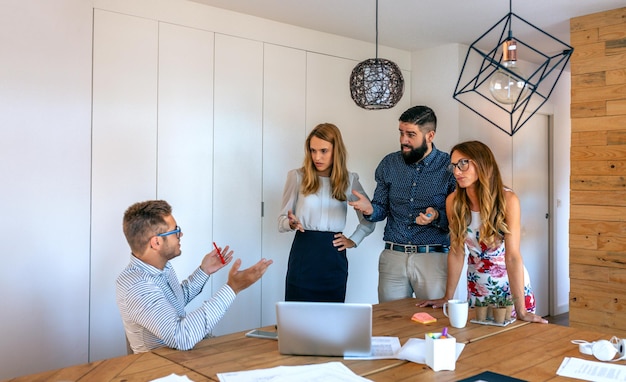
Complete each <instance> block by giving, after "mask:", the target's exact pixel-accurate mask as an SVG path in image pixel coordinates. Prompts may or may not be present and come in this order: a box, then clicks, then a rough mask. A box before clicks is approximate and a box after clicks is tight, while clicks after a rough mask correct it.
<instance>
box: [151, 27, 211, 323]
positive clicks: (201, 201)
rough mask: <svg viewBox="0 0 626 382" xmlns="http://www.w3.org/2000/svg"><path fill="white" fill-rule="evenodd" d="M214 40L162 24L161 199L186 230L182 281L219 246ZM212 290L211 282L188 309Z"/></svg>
mask: <svg viewBox="0 0 626 382" xmlns="http://www.w3.org/2000/svg"><path fill="white" fill-rule="evenodd" d="M213 39H214V34H213V33H211V32H206V31H202V30H198V29H193V28H187V27H183V26H179V25H172V24H167V23H159V99H158V117H159V119H158V150H157V162H158V166H157V167H158V177H157V197H158V198H159V199H165V200H167V201H168V202H169V203H170V204H171V205H172V209H173V214H174V217H175V218H176V221H177V223H178V225H179V226H180V227H182V230H183V237H182V240H181V245H182V251H183V252H182V255H181V256H179V257H177V258H175V259H174V260H172V264H173V266H174V268H175V269H176V274H177V275H178V277H179V278H180V279H181V281H182V279H184V278H187V276H188V275H190V274H191V273H192V272H193V271H194V270H195V269H196V268H197V267H198V266H199V265H200V262H201V261H202V258H203V257H204V255H205V254H206V253H208V252H210V251H211V250H212V249H213V248H212V244H211V231H212V229H213V218H212V214H213V206H212V201H213V188H212V182H213V164H212V161H213ZM211 292H212V291H211V288H210V287H209V285H207V286H206V287H205V288H204V290H203V291H202V293H201V294H200V295H199V296H198V297H196V299H195V300H194V301H193V302H192V303H190V304H189V305H188V306H187V311H189V310H190V309H194V308H196V307H198V306H199V305H200V304H201V303H202V300H203V299H208V298H210V296H211Z"/></svg>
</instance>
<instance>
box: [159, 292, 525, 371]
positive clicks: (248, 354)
mask: <svg viewBox="0 0 626 382" xmlns="http://www.w3.org/2000/svg"><path fill="white" fill-rule="evenodd" d="M415 301H416V300H415V299H405V300H399V301H392V302H386V303H382V304H376V305H374V306H373V310H372V316H373V321H372V322H373V325H372V334H373V335H374V336H391V337H398V338H399V339H400V343H401V344H404V343H405V342H406V341H407V340H408V339H409V338H424V335H425V334H426V333H429V332H441V330H442V329H443V328H444V327H448V331H449V333H450V334H451V335H452V336H454V337H456V338H457V341H458V342H463V343H469V342H472V341H478V340H480V339H482V338H486V337H489V336H493V335H495V334H498V333H502V332H506V331H509V330H512V329H514V328H518V327H520V326H524V325H527V323H526V322H521V321H516V322H514V323H512V324H509V325H507V326H506V327H501V326H490V325H478V324H472V323H469V322H468V324H467V326H466V327H465V328H462V329H456V328H452V327H450V326H449V325H450V322H449V320H448V318H447V317H445V316H444V315H443V311H442V310H441V309H432V308H418V307H416V306H415ZM418 311H427V312H428V313H430V314H431V315H432V316H433V317H435V318H437V322H434V323H431V324H420V323H417V322H414V321H411V316H413V314H414V313H415V312H418ZM471 318H473V311H472V312H470V319H471ZM263 329H264V330H273V329H274V328H273V327H267V328H263ZM244 333H245V332H240V333H233V334H229V335H225V336H220V337H215V338H209V339H205V340H203V341H201V342H200V343H199V344H198V345H196V347H195V348H193V349H192V350H189V351H186V352H181V351H177V350H174V349H168V348H161V349H156V350H154V353H155V354H158V355H160V356H162V357H164V358H167V359H168V360H170V361H172V362H175V363H177V364H180V365H183V366H185V367H186V368H188V369H190V370H194V371H196V372H199V373H201V374H202V375H204V376H207V377H210V378H212V379H214V380H216V381H217V380H218V378H217V374H218V373H224V372H230V371H243V370H253V369H263V368H270V367H275V366H280V365H284V366H293V365H305V364H316V363H324V362H332V361H337V360H341V361H342V362H343V363H344V364H345V365H346V366H348V367H349V368H350V369H351V370H352V371H354V372H355V373H356V374H359V375H361V376H364V377H368V376H369V375H372V374H376V373H379V372H381V371H385V370H388V369H393V368H395V367H397V366H400V365H403V364H405V363H407V361H403V360H398V359H384V360H344V359H342V358H338V357H317V356H289V355H282V354H280V353H279V352H278V342H277V341H275V340H265V339H259V338H248V337H245V336H244ZM424 366H425V365H424ZM368 378H369V377H368Z"/></svg>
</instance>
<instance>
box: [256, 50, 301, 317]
mask: <svg viewBox="0 0 626 382" xmlns="http://www.w3.org/2000/svg"><path fill="white" fill-rule="evenodd" d="M263 55H264V81H263V204H264V215H263V256H264V257H266V258H270V259H272V260H273V261H274V264H272V266H270V268H269V269H268V270H267V272H266V273H265V276H263V279H262V289H263V296H262V307H261V315H262V325H263V326H265V325H273V324H275V323H276V308H275V306H276V302H277V301H283V300H284V299H285V275H286V273H287V259H288V258H289V250H290V248H291V242H292V241H293V237H294V234H293V233H279V232H278V214H279V211H280V208H281V207H282V195H283V188H284V186H285V180H286V178H287V172H288V171H289V170H291V169H293V168H298V167H300V166H302V160H303V157H304V140H305V139H306V126H305V94H306V81H305V80H306V52H304V51H303V50H298V49H292V48H285V47H281V46H276V45H270V44H265V48H264V53H263Z"/></svg>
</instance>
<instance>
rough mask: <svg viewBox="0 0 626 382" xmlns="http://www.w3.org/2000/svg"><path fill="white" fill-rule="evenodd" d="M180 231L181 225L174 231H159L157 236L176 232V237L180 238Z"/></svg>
mask: <svg viewBox="0 0 626 382" xmlns="http://www.w3.org/2000/svg"><path fill="white" fill-rule="evenodd" d="M180 232H181V230H180V227H179V226H176V227H175V228H174V230H173V231H169V232H163V233H157V236H161V237H163V236H169V235H174V234H176V237H177V238H179V239H180Z"/></svg>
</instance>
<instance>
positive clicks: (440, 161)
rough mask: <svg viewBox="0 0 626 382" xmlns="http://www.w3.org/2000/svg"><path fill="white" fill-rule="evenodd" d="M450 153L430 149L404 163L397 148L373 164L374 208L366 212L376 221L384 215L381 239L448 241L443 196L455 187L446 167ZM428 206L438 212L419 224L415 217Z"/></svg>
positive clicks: (368, 217)
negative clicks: (424, 223) (418, 159)
mask: <svg viewBox="0 0 626 382" xmlns="http://www.w3.org/2000/svg"><path fill="white" fill-rule="evenodd" d="M449 164H450V155H448V154H447V153H444V152H443V151H439V150H437V149H436V148H435V145H434V144H433V149H432V151H431V152H430V154H428V155H427V156H426V158H424V159H422V160H421V161H419V162H418V163H414V164H406V163H405V162H404V159H403V158H402V153H401V152H400V151H396V152H394V153H391V154H388V155H387V156H385V157H384V158H383V160H382V161H381V162H380V164H379V165H378V167H377V168H376V173H375V179H376V191H375V192H374V197H373V198H372V206H373V207H374V212H372V214H371V215H369V216H365V218H366V219H367V220H369V221H373V222H378V221H381V220H384V219H385V218H387V224H386V225H385V233H384V236H383V239H384V240H385V241H390V242H393V243H398V244H412V245H426V244H444V245H449V244H450V237H449V235H448V218H447V217H446V197H447V196H448V195H449V194H450V193H452V191H454V189H455V188H456V179H455V178H454V175H453V174H452V173H451V172H450V171H448V170H447V167H448V165H449ZM427 207H433V208H435V209H436V210H437V211H438V212H439V218H438V219H437V220H435V221H434V222H433V223H432V224H428V225H425V226H423V225H418V224H417V223H415V219H416V218H417V216H418V215H419V213H420V212H425V211H426V208H427Z"/></svg>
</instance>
